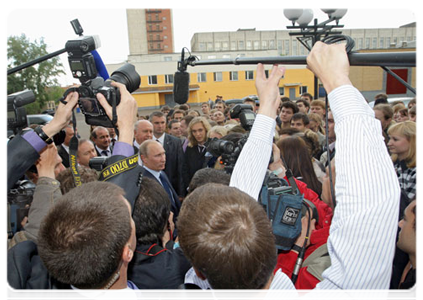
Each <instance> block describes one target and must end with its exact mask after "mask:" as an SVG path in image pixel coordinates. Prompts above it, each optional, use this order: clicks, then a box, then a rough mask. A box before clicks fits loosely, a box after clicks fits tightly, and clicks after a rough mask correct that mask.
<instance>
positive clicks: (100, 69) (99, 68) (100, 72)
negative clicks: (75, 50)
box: [91, 50, 109, 80]
mask: <svg viewBox="0 0 423 300" xmlns="http://www.w3.org/2000/svg"><path fill="white" fill-rule="evenodd" d="M91 54H92V55H93V57H94V61H95V66H96V68H97V72H98V75H100V76H101V77H103V79H104V80H107V79H109V73H108V72H107V69H106V66H105V65H104V63H103V60H102V59H101V56H100V54H99V53H98V52H97V50H93V51H91Z"/></svg>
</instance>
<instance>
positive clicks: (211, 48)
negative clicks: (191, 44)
mask: <svg viewBox="0 0 423 300" xmlns="http://www.w3.org/2000/svg"><path fill="white" fill-rule="evenodd" d="M207 51H213V43H212V42H209V43H207Z"/></svg>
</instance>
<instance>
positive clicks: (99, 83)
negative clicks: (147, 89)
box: [63, 19, 141, 127]
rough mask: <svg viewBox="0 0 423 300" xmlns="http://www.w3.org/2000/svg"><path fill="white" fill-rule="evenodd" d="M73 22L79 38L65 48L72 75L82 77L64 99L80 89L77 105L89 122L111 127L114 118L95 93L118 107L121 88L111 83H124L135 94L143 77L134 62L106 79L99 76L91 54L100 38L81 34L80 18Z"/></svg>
mask: <svg viewBox="0 0 423 300" xmlns="http://www.w3.org/2000/svg"><path fill="white" fill-rule="evenodd" d="M71 24H72V26H73V27H74V30H75V33H77V34H79V35H80V36H79V38H77V39H74V40H69V41H67V42H66V46H65V49H66V51H67V53H68V61H69V66H70V69H71V71H72V76H73V77H74V78H77V79H79V81H80V82H81V86H79V87H78V88H70V89H68V90H67V91H66V92H65V93H64V95H63V98H66V96H67V95H68V94H69V93H70V92H75V91H76V92H78V94H79V99H78V104H79V107H80V108H81V111H82V113H83V114H84V115H85V121H86V123H87V124H89V125H99V126H105V127H110V122H111V120H110V119H109V118H108V116H107V114H106V112H105V110H104V108H103V107H102V106H101V105H100V103H99V102H98V100H97V98H96V94H97V93H101V94H102V95H103V96H104V98H106V100H107V102H108V103H109V104H110V105H111V106H112V107H116V106H118V105H119V103H120V92H119V89H118V88H115V87H114V86H112V85H111V82H112V81H116V82H119V83H122V84H124V85H125V86H126V89H127V90H128V91H129V92H130V93H132V92H133V91H135V90H136V89H138V87H139V86H140V83H141V77H140V75H139V74H138V73H137V72H136V71H135V67H134V66H133V65H131V64H125V65H123V66H122V67H120V68H119V69H117V70H116V71H115V72H113V73H112V75H111V77H110V78H109V79H107V80H106V81H104V79H103V78H102V77H100V76H98V72H97V67H96V61H95V58H94V56H93V54H92V53H91V52H92V51H94V50H95V49H97V48H98V47H100V40H99V38H98V37H97V36H82V27H81V26H80V24H79V22H78V20H77V19H76V20H73V21H71ZM113 122H115V121H113ZM113 125H114V124H113Z"/></svg>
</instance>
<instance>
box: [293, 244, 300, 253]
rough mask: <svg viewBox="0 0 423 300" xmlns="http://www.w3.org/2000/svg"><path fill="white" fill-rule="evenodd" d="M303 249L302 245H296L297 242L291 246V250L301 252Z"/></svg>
mask: <svg viewBox="0 0 423 300" xmlns="http://www.w3.org/2000/svg"><path fill="white" fill-rule="evenodd" d="M301 249H302V247H300V246H298V245H295V244H294V245H293V246H292V247H291V250H294V251H296V252H298V253H300V252H301Z"/></svg>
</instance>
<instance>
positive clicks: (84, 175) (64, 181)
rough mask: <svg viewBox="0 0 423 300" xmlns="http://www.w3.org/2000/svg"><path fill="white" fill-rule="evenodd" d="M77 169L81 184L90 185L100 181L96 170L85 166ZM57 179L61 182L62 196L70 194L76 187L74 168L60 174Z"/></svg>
mask: <svg viewBox="0 0 423 300" xmlns="http://www.w3.org/2000/svg"><path fill="white" fill-rule="evenodd" d="M77 168H78V173H79V176H80V180H81V183H88V182H91V181H96V180H97V179H98V174H97V171H96V170H94V169H90V168H87V167H84V166H78V167H77ZM56 179H57V181H59V182H60V191H61V192H62V195H64V194H66V193H68V192H69V191H70V190H71V189H73V188H74V187H75V181H74V177H73V170H72V168H67V169H66V170H64V171H62V172H60V174H59V175H57V178H56Z"/></svg>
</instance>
